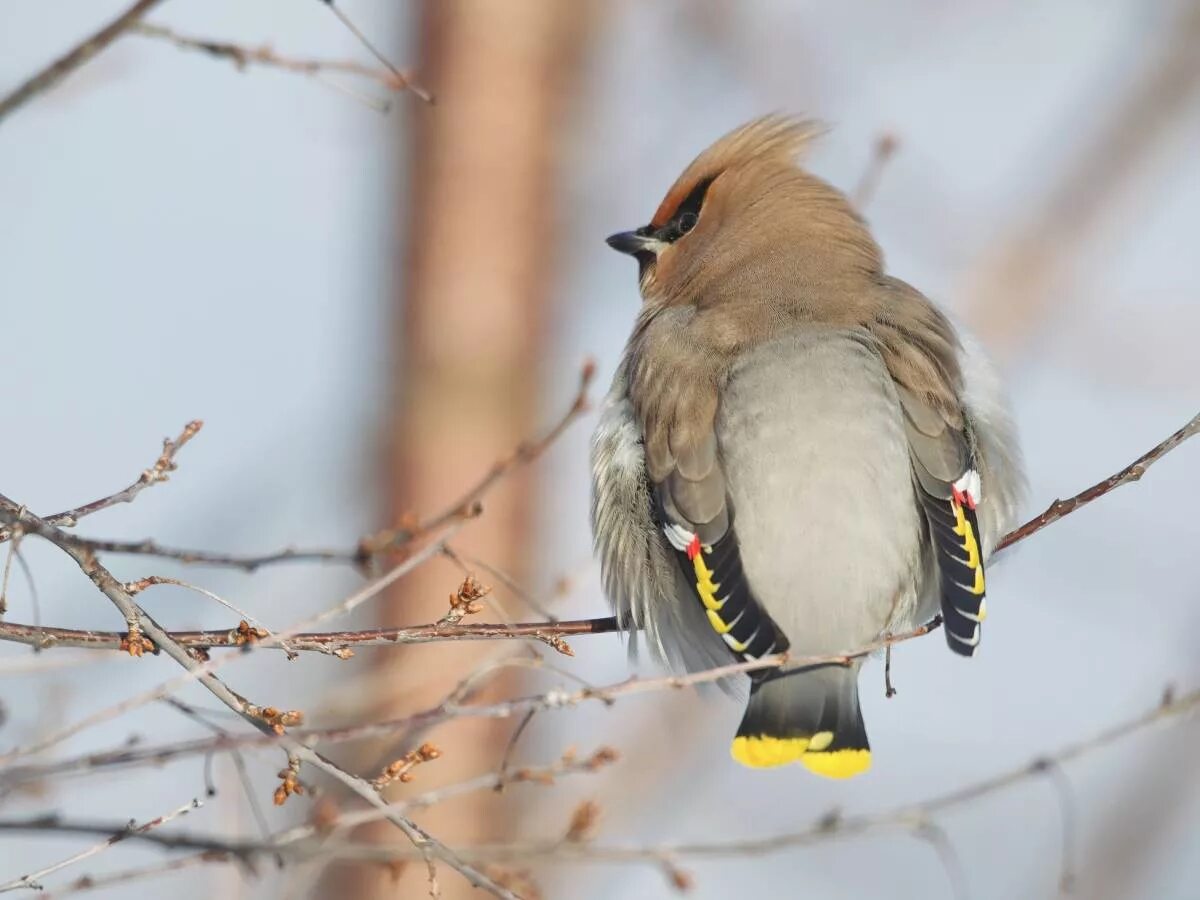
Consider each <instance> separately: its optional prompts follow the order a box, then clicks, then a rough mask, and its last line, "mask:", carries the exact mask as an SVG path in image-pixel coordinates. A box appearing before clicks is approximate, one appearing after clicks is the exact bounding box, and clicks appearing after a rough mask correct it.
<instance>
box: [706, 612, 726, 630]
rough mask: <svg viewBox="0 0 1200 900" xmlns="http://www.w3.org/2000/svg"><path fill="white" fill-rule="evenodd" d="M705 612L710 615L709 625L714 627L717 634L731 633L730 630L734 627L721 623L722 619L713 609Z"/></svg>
mask: <svg viewBox="0 0 1200 900" xmlns="http://www.w3.org/2000/svg"><path fill="white" fill-rule="evenodd" d="M705 612H707V613H708V624H709V625H711V626H712V627H713V631H715V632H716V633H717V634H728V633H729V629H730V628H732V627H733V625H726V624H725V623H724V622H723V621H721V617H720V616H718V615H717V614H716V612H715V611H713V610H711V609H708V610H705Z"/></svg>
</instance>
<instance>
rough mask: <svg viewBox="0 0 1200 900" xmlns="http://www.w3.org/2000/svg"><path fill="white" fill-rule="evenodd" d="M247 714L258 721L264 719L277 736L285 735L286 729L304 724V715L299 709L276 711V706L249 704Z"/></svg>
mask: <svg viewBox="0 0 1200 900" xmlns="http://www.w3.org/2000/svg"><path fill="white" fill-rule="evenodd" d="M246 713H247V714H248V715H251V716H254V718H256V719H262V720H263V721H264V722H266V723H267V724H268V725H270V726H271V730H272V731H274V732H275V733H276V734H283V732H284V729H286V728H292V727H294V726H296V725H303V724H304V713H302V712H301V711H300V710H298V709H276V708H275V707H274V706H255V705H254V704H249V705H247V707H246Z"/></svg>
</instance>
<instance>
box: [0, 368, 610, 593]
mask: <svg viewBox="0 0 1200 900" xmlns="http://www.w3.org/2000/svg"><path fill="white" fill-rule="evenodd" d="M595 374H596V365H595V362H594V361H592V360H586V361H585V362H584V364H583V367H582V368H581V370H580V375H579V387H578V389H577V391H576V393H575V396H574V397H573V398H572V399H571V403H570V405H569V406H568V407H567V409H566V411H565V412H564V413H563V414H562V415H561V416H560V418H559V419H558V421H557V422H555V423H554V424H553V425H552V426H551V428H550V430H549V431H547V432H546V433H545V434H544V435H542V436H541V437H540V438H537V439H536V440H533V441H527V442H524V443H522V444H519V445H518V446H517V447H516V448H515V449H514V450H513V451H512V452H511V453H510V454H509V455H508V456H506V457H504V458H502V459H500V460H498V461H497V462H496V463H495V464H494V465H493V466H492V468H491V469H489V470H488V471H487V473H485V474H484V476H483V477H482V478H481V479H480V480H479V481H478V482H476V483H475V485H473V486H472V487H471V488H470V489H469V490H468V491H467V492H466V493H465V494H463V495H462V496H461V497H460V498H459V499H458V500H456V501H455V502H454V503H452V504H451V505H450V506H448V507H447V508H446V509H445V510H444V511H442V512H441V513H439V514H437V515H435V516H433V517H431V518H430V519H428V520H426V521H425V522H423V523H420V524H418V525H416V526H414V527H411V528H408V527H399V528H387V529H383V530H382V531H379V532H376V533H375V534H371V535H367V536H366V537H364V538H362V539H361V540H360V541H359V542H358V546H357V547H356V548H354V549H352V550H336V549H326V548H320V549H312V548H304V549H297V548H290V547H289V548H287V549H284V550H278V551H275V552H272V553H266V554H262V555H260V556H252V555H243V554H226V553H215V552H211V551H207V550H189V549H182V548H177V547H164V546H163V545H161V544H159V543H158V542H157V541H154V540H151V539H146V540H141V541H108V540H95V539H91V538H83V537H79V536H72V539H73V540H75V541H77V542H78V543H79V544H81V545H82V546H85V547H88V548H90V549H91V550H92V551H94V552H96V553H127V554H136V555H140V556H155V557H159V558H163V559H173V560H175V561H177V562H182V563H193V564H200V565H210V566H224V567H228V568H234V569H241V570H242V571H245V572H254V571H255V570H256V569H258V568H260V567H262V566H267V565H273V564H277V563H289V562H312V563H321V562H329V563H344V564H348V565H354V566H357V567H359V568H363V569H369V568H370V567H371V566H372V565H373V564H374V563H377V562H378V561H379V560H381V559H383V558H384V557H385V556H386V555H387V554H389V553H392V552H394V551H396V550H400V549H403V548H404V547H405V546H406V545H408V544H411V543H412V542H413V541H415V540H418V539H420V538H422V537H424V536H426V535H428V534H429V533H430V532H431V531H434V530H436V529H437V528H439V527H441V526H442V525H445V524H446V523H447V522H451V521H457V520H460V519H463V518H471V517H474V516H477V515H479V513H480V511H481V507H480V503H481V501H482V500H483V498H484V497H485V496H486V495H487V494H488V492H489V491H490V490H491V489H492V488H493V487H495V485H496V484H497V483H498V482H499V481H501V480H503V479H504V478H505V477H506V476H507V475H509V474H510V473H511V472H512V471H513V470H514V469H518V468H520V467H521V466H524V465H528V464H529V463H532V462H534V461H535V460H537V459H538V457H540V456H541V455H542V454H543V453H545V452H546V450H548V449H549V448H550V446H551V445H552V444H553V443H554V442H555V441H557V440H558V439H559V437H561V436H562V433H563V432H564V431H566V430H567V428H569V427H570V426H571V424H572V423H574V422H575V421H576V420H577V419H578V418H579V417H580V416H582V415H583V414H584V413H585V412H587V410H588V408H589V401H588V388H589V386H590V385H591V383H592V380H593V379H594V378H595ZM176 449H178V448H176ZM116 496H119V495H116ZM130 499H132V498H130ZM98 502H102V501H98ZM94 505H95V504H89V505H88V506H87V507H81V509H91V508H92V507H93V506H94ZM109 505H111V504H109ZM91 511H95V510H94V509H92V510H91ZM72 512H76V511H74V510H72V511H69V512H66V513H58V514H56V515H55V516H44V517H43V518H44V519H45V521H47V522H49V523H51V524H54V525H71V524H74V523H73V522H68V521H63V520H60V518H61V517H64V516H66V517H69V516H70V515H71V513H72ZM4 539H5V530H4V529H2V528H0V540H4Z"/></svg>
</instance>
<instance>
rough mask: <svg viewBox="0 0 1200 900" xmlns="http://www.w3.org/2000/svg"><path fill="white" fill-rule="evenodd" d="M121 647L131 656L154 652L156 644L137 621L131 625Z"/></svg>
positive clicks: (122, 639)
mask: <svg viewBox="0 0 1200 900" xmlns="http://www.w3.org/2000/svg"><path fill="white" fill-rule="evenodd" d="M121 649H122V650H123V651H125V652H126V653H128V654H129V655H130V656H141V655H142V654H143V653H153V652H154V644H153V643H152V642H151V641H150V639H149V638H148V637H146V636H145V635H143V634H142V630H141V629H140V628H139V627H138V625H137V623H136V622H133V623H131V624H130V626H129V633H128V634H127V635H125V637H123V638H121Z"/></svg>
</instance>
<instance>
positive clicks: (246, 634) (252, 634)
mask: <svg viewBox="0 0 1200 900" xmlns="http://www.w3.org/2000/svg"><path fill="white" fill-rule="evenodd" d="M266 636H267V631H266V629H264V628H255V627H254V626H252V625H251V624H250V623H249V622H247V621H246V620H245V619H242V621H240V622H238V626H237V628H236V629H234V630H233V631H231V632H230V633H229V637H230V638H231V639H232V640H233V642H234V644H236V645H237V646H238V647H245V646H247V645H248V644H257V643H258V642H259V641H261V640H262V639H263V638H265V637H266Z"/></svg>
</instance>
